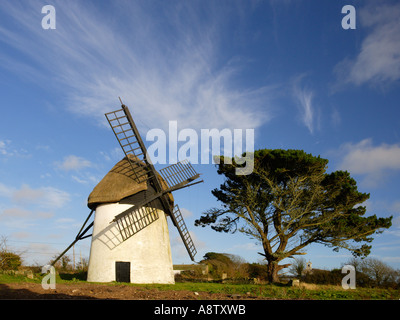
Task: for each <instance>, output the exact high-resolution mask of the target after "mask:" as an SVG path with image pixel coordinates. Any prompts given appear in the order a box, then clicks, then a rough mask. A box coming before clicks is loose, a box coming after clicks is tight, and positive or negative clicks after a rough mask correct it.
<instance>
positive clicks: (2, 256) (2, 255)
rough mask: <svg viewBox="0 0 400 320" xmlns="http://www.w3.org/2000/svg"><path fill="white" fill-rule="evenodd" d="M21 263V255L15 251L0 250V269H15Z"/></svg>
mask: <svg viewBox="0 0 400 320" xmlns="http://www.w3.org/2000/svg"><path fill="white" fill-rule="evenodd" d="M20 265H21V257H20V256H19V255H17V254H15V253H12V252H8V251H3V252H0V269H1V270H17V269H18V267H19V266H20Z"/></svg>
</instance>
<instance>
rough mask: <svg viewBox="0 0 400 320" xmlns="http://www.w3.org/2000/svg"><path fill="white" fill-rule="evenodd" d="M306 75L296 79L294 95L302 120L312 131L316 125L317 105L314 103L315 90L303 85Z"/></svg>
mask: <svg viewBox="0 0 400 320" xmlns="http://www.w3.org/2000/svg"><path fill="white" fill-rule="evenodd" d="M304 77H305V75H300V76H298V77H297V78H296V79H295V80H294V84H293V95H294V98H295V100H296V103H297V105H298V108H299V111H300V120H301V122H302V123H303V124H304V125H305V126H306V127H307V128H308V130H309V131H310V133H313V132H314V127H315V119H316V115H315V107H314V105H313V98H314V91H312V90H311V89H309V88H308V87H306V86H304V85H302V83H301V82H302V79H303V78H304Z"/></svg>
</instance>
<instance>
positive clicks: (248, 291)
mask: <svg viewBox="0 0 400 320" xmlns="http://www.w3.org/2000/svg"><path fill="white" fill-rule="evenodd" d="M43 276H44V275H40V274H36V275H35V279H29V278H27V277H26V276H23V275H10V274H0V283H15V282H31V283H32V282H33V283H41V279H42V277H43ZM56 283H63V284H82V285H84V284H86V281H85V280H84V276H83V275H82V274H61V275H57V278H56ZM121 284H123V285H127V286H137V287H140V288H143V289H157V290H162V291H165V290H174V291H180V290H185V291H193V292H209V293H224V294H238V295H240V296H241V297H249V298H251V297H262V298H267V299H307V300H308V299H311V300H387V299H394V300H399V299H400V291H399V290H394V289H384V288H360V287H358V288H356V289H354V290H352V289H349V290H344V289H342V288H341V287H340V286H332V285H311V286H310V288H311V289H310V288H305V287H291V286H288V285H283V284H281V285H275V284H266V285H260V284H222V283H193V282H184V283H179V282H177V283H176V284H174V285H172V284H145V285H139V284H130V283H109V284H108V285H110V286H112V285H121Z"/></svg>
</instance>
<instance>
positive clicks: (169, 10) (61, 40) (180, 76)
mask: <svg viewBox="0 0 400 320" xmlns="http://www.w3.org/2000/svg"><path fill="white" fill-rule="evenodd" d="M42 5H43V4H42V3H41V2H38V1H27V3H26V4H25V3H24V8H23V10H21V5H20V4H18V3H17V4H15V3H14V2H7V3H4V2H2V3H1V4H0V7H2V8H3V9H4V11H5V12H7V13H8V14H9V15H10V16H11V17H12V18H13V19H14V20H15V21H16V23H17V24H18V26H19V28H23V29H24V32H23V33H22V32H16V31H13V30H12V28H9V29H8V28H7V29H6V28H5V27H2V28H0V41H3V42H4V43H6V44H7V45H8V46H10V47H12V48H14V49H16V50H18V52H19V53H20V54H23V55H25V56H26V57H27V59H26V60H25V61H24V62H23V61H21V60H19V61H17V60H15V59H13V58H12V57H10V56H4V55H5V54H4V53H3V54H1V55H0V59H1V58H3V60H6V61H10V62H9V64H8V68H12V69H13V71H17V72H19V73H20V74H22V73H23V74H24V76H25V77H27V76H29V74H30V75H31V76H32V77H33V78H34V77H35V74H36V72H35V71H37V70H38V69H40V70H41V71H43V70H44V71H45V72H44V73H43V72H41V73H40V74H42V76H43V77H41V78H35V80H36V82H37V81H39V82H40V83H42V84H46V85H47V86H49V85H50V86H51V85H52V83H48V81H46V75H50V76H51V78H52V79H54V80H55V82H54V83H55V84H57V85H62V86H63V88H64V89H63V92H66V94H67V96H66V97H65V98H66V100H67V103H68V109H69V110H71V111H72V112H74V113H76V114H81V115H85V116H90V117H96V118H97V117H98V118H99V119H101V121H104V117H103V113H104V112H106V111H110V110H112V109H113V108H115V106H117V105H118V100H117V98H118V96H121V98H122V99H123V101H124V103H126V104H127V105H128V106H130V107H131V111H132V112H133V113H134V114H135V117H136V119H139V120H141V121H142V122H143V123H146V124H150V125H151V126H152V127H159V128H165V127H166V126H167V125H168V120H178V122H180V123H182V125H184V126H186V127H191V128H202V127H204V128H210V127H217V128H224V127H234V128H256V127H258V126H260V125H262V124H263V123H265V122H267V121H268V120H269V119H270V117H271V114H270V113H269V108H270V106H269V105H268V97H269V95H270V94H271V87H268V86H265V87H258V88H238V87H237V86H235V85H234V84H233V83H234V81H233V80H237V77H239V76H240V74H239V71H240V69H239V68H238V67H237V66H235V64H234V63H232V61H233V60H234V59H233V60H232V59H231V58H228V59H226V62H223V63H221V61H223V60H222V59H221V56H220V55H219V49H220V48H218V47H217V44H216V43H218V41H217V40H218V37H220V36H221V34H220V32H221V29H223V27H224V19H226V18H225V17H224V14H223V10H221V8H218V5H217V4H212V6H213V8H210V10H205V12H208V13H207V14H206V16H201V18H200V15H199V14H198V12H197V11H196V10H197V8H196V6H197V5H199V4H192V3H191V4H186V3H184V2H178V3H168V5H166V4H162V3H159V8H157V10H155V9H154V8H152V6H151V5H148V4H146V3H144V2H118V3H117V4H115V5H112V4H111V3H110V4H107V5H108V6H109V8H108V9H109V10H106V12H107V15H105V14H104V13H100V12H99V10H98V9H97V8H96V7H95V6H94V5H90V4H89V3H87V2H81V1H80V2H77V1H68V3H65V2H64V1H55V2H54V7H55V8H56V13H57V15H56V17H57V29H56V30H43V29H41V27H40V21H41V18H42V17H43V15H41V14H40V9H41V7H42ZM211 9H213V10H211ZM117 17H118V18H117ZM12 26H13V25H12ZM12 26H11V27H12ZM28 61H33V63H28ZM139 125H140V123H139Z"/></svg>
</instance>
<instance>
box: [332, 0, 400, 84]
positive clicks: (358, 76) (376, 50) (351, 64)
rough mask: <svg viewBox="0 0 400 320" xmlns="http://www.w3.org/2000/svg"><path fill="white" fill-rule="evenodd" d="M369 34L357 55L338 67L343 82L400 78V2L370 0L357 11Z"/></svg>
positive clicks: (376, 82)
mask: <svg viewBox="0 0 400 320" xmlns="http://www.w3.org/2000/svg"><path fill="white" fill-rule="evenodd" d="M357 14H359V17H360V19H359V20H360V24H361V28H366V29H369V30H370V32H369V34H368V35H367V36H366V37H365V39H364V40H363V42H362V44H361V49H360V52H359V53H358V54H357V56H356V57H355V58H347V59H345V60H343V61H341V62H340V63H339V64H338V65H337V66H336V68H335V72H336V73H337V75H338V80H339V83H340V85H342V86H343V85H346V84H349V83H352V84H355V85H363V84H366V83H368V84H372V85H379V86H382V85H386V84H389V83H393V82H394V81H398V80H399V79H400V19H399V16H400V4H398V3H397V4H391V5H390V4H382V3H379V4H378V3H376V2H370V3H369V5H367V6H366V7H364V8H362V9H360V10H358V11H357Z"/></svg>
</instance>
